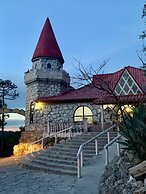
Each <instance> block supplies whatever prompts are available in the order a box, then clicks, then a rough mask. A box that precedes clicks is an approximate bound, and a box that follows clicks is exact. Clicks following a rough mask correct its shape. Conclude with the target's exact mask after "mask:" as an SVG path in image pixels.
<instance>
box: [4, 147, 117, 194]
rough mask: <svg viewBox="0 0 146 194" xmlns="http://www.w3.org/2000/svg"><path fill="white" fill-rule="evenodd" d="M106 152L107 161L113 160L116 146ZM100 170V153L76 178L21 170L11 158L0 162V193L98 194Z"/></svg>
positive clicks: (102, 160)
mask: <svg viewBox="0 0 146 194" xmlns="http://www.w3.org/2000/svg"><path fill="white" fill-rule="evenodd" d="M109 150H110V159H113V158H114V157H115V156H116V154H115V153H116V144H115V145H113V146H112V147H111V148H110V149H109ZM15 161H16V162H15ZM104 168H105V155H104V151H103V150H102V151H101V152H100V153H99V155H98V156H95V157H94V158H93V159H91V160H90V162H88V165H87V166H85V167H83V168H82V178H80V179H78V178H77V177H72V176H64V175H54V174H48V173H44V172H41V171H34V170H28V169H24V168H22V167H21V166H20V165H19V164H18V161H17V158H15V157H11V158H7V159H0V193H1V194H6V193H9V194H28V193H30V194H42V193H47V194H98V191H99V187H98V185H99V181H100V178H101V175H102V173H103V171H104Z"/></svg>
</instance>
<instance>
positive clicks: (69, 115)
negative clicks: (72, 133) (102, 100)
mask: <svg viewBox="0 0 146 194" xmlns="http://www.w3.org/2000/svg"><path fill="white" fill-rule="evenodd" d="M79 106H88V107H89V108H90V109H91V111H92V114H93V121H96V122H100V106H99V105H91V103H90V102H82V103H79V102H78V103H58V104H46V105H45V106H44V109H43V110H38V111H36V112H35V116H34V123H33V124H30V129H34V130H46V128H47V123H48V121H49V122H69V123H73V115H74V111H75V110H76V109H77V108H78V107H79Z"/></svg>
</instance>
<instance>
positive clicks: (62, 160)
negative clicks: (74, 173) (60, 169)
mask: <svg viewBox="0 0 146 194" xmlns="http://www.w3.org/2000/svg"><path fill="white" fill-rule="evenodd" d="M31 156H32V157H34V158H35V157H38V158H39V159H40V160H45V161H49V162H56V163H62V164H72V165H77V160H73V159H70V158H68V159H60V158H54V157H46V156H43V155H40V156H39V155H38V154H36V153H33V154H31Z"/></svg>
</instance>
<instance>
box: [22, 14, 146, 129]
mask: <svg viewBox="0 0 146 194" xmlns="http://www.w3.org/2000/svg"><path fill="white" fill-rule="evenodd" d="M63 64H64V59H63V56H62V53H61V51H60V48H59V46H58V43H57V41H56V38H55V35H54V32H53V29H52V27H51V24H50V21H49V19H48V18H47V20H46V22H45V25H44V27H43V30H42V32H41V35H40V38H39V41H38V43H37V46H36V49H35V51H34V54H33V57H32V69H30V70H28V71H27V72H26V73H25V84H26V121H25V128H26V130H42V131H45V130H46V128H47V126H48V123H52V122H54V123H73V122H74V123H78V122H80V121H82V120H83V119H85V118H86V119H87V122H88V123H89V124H93V123H96V124H97V123H100V122H101V123H102V126H103V122H111V120H110V119H111V118H110V114H109V109H108V108H109V107H110V106H109V105H113V104H118V103H119V102H120V103H123V104H133V103H134V104H135V103H139V102H145V100H146V95H145V93H146V77H145V75H144V72H143V71H142V70H141V69H138V68H135V67H130V66H128V67H124V68H123V69H121V70H119V71H117V72H115V73H110V74H97V75H94V76H93V80H92V83H90V84H87V85H85V86H84V87H81V88H78V89H74V88H73V87H71V85H70V76H69V74H68V73H67V72H66V71H65V70H64V69H63ZM104 109H105V110H106V111H103V110H104Z"/></svg>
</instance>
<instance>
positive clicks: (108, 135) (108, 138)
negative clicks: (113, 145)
mask: <svg viewBox="0 0 146 194" xmlns="http://www.w3.org/2000/svg"><path fill="white" fill-rule="evenodd" d="M107 142H108V143H109V142H110V132H109V131H108V132H107Z"/></svg>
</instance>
